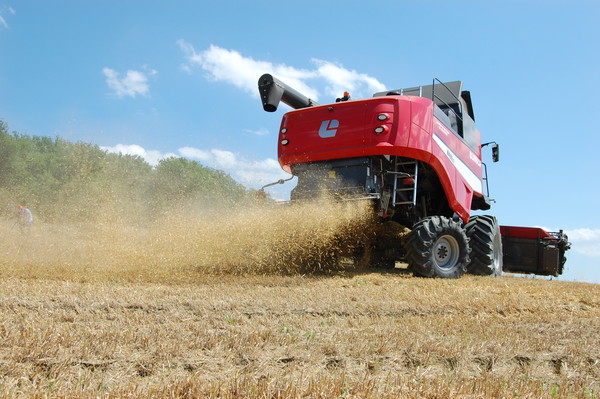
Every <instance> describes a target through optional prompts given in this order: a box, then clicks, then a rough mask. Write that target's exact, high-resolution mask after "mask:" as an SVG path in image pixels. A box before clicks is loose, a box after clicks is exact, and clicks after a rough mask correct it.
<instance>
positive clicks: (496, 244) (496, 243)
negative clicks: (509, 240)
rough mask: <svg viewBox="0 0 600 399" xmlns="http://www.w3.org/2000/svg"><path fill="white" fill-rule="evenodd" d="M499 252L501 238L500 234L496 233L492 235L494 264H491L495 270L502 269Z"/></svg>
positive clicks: (500, 251)
mask: <svg viewBox="0 0 600 399" xmlns="http://www.w3.org/2000/svg"><path fill="white" fill-rule="evenodd" d="M501 253H502V238H501V237H500V234H496V235H495V236H494V253H493V257H494V264H493V266H492V267H493V268H494V271H495V272H501V271H502V266H501V263H500V261H501V256H502V255H501Z"/></svg>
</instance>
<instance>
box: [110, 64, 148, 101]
mask: <svg viewBox="0 0 600 399" xmlns="http://www.w3.org/2000/svg"><path fill="white" fill-rule="evenodd" d="M102 73H103V74H104V76H105V77H106V83H107V84H108V87H110V88H111V89H112V90H113V93H114V94H115V95H116V96H117V97H119V98H120V97H125V96H129V97H135V96H137V95H138V94H139V95H142V96H147V95H148V93H149V92H150V85H149V84H148V76H154V75H156V74H157V73H158V72H157V71H155V70H153V69H151V70H149V71H147V72H146V73H145V72H141V71H135V70H129V71H127V72H126V73H125V76H124V77H121V76H120V74H119V73H118V72H117V71H115V70H114V69H111V68H104V69H102Z"/></svg>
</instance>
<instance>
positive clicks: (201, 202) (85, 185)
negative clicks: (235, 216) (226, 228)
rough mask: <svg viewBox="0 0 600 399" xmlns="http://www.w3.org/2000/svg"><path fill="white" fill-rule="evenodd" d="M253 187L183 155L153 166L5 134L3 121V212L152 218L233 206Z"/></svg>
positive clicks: (55, 217) (87, 147)
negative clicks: (22, 209)
mask: <svg viewBox="0 0 600 399" xmlns="http://www.w3.org/2000/svg"><path fill="white" fill-rule="evenodd" d="M249 198H252V195H251V192H250V191H248V190H247V189H246V188H245V187H244V186H242V185H241V184H239V183H237V182H236V181H235V180H234V179H232V178H231V177H230V176H229V175H227V174H225V173H224V172H222V171H220V170H215V169H211V168H208V167H205V166H202V165H200V164H199V163H198V162H194V161H190V160H187V159H184V158H176V157H172V158H167V159H163V160H161V161H160V162H159V163H158V165H156V166H154V167H153V166H151V165H150V164H148V163H147V162H146V161H145V160H144V159H143V158H141V157H139V156H133V155H123V154H113V153H107V152H105V151H103V150H102V149H100V148H99V147H98V146H96V145H93V144H88V143H84V142H76V143H71V142H68V141H65V140H63V139H61V138H49V137H38V136H28V135H24V134H19V133H17V132H12V133H9V132H8V127H7V124H6V123H5V122H3V121H1V120H0V215H1V216H3V217H11V216H12V215H14V213H15V210H16V209H17V206H18V205H20V204H24V205H26V206H28V207H29V208H30V209H32V211H33V212H34V214H35V215H36V216H37V218H38V219H40V218H41V219H42V220H45V221H48V222H53V221H64V220H72V221H83V220H89V221H93V220H94V218H106V217H107V215H109V216H111V217H119V218H123V217H132V216H135V217H138V218H142V217H146V218H147V217H156V216H159V215H161V214H162V213H164V212H168V211H169V210H170V209H172V208H173V207H174V206H198V207H201V206H207V205H208V206H220V205H224V206H230V205H233V204H234V203H237V202H239V201H244V200H248V199H249Z"/></svg>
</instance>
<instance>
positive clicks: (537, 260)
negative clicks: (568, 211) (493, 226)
mask: <svg viewBox="0 0 600 399" xmlns="http://www.w3.org/2000/svg"><path fill="white" fill-rule="evenodd" d="M500 232H501V234H502V249H503V252H504V255H503V264H504V265H503V271H505V272H510V273H533V274H538V275H542V276H555V277H558V276H559V275H561V274H562V272H563V268H564V264H565V261H566V258H565V252H566V251H567V250H568V249H569V248H570V243H569V240H568V237H567V236H566V235H565V234H564V233H563V232H562V230H561V231H560V232H557V233H554V232H547V231H545V230H544V229H541V228H538V227H513V226H500Z"/></svg>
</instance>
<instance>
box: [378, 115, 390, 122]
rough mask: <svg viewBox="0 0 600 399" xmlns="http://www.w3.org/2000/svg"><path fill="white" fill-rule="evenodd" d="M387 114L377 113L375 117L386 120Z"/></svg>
mask: <svg viewBox="0 0 600 399" xmlns="http://www.w3.org/2000/svg"><path fill="white" fill-rule="evenodd" d="M389 117H390V116H389V115H388V114H379V115H377V119H378V120H380V121H387V120H388V119H389Z"/></svg>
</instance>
